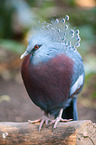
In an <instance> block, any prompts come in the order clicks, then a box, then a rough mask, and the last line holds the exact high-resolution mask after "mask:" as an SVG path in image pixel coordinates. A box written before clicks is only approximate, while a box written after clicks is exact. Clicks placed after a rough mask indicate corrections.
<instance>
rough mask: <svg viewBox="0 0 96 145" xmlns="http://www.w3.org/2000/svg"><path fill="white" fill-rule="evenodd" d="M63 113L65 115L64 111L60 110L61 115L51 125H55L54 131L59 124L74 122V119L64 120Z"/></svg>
mask: <svg viewBox="0 0 96 145" xmlns="http://www.w3.org/2000/svg"><path fill="white" fill-rule="evenodd" d="M62 113H63V109H61V110H60V113H59V115H58V116H57V118H56V119H55V120H52V121H51V122H50V123H49V125H52V124H54V126H53V129H55V128H56V127H57V124H58V123H59V122H68V121H72V119H63V118H62V117H61V116H62Z"/></svg>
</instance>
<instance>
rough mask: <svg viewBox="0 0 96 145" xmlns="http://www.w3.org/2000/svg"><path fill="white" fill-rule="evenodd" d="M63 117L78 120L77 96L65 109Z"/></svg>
mask: <svg viewBox="0 0 96 145" xmlns="http://www.w3.org/2000/svg"><path fill="white" fill-rule="evenodd" d="M62 118H63V119H73V120H78V115H77V98H76V97H73V98H72V101H71V102H70V105H69V106H68V107H66V108H65V109H64V110H63V114H62Z"/></svg>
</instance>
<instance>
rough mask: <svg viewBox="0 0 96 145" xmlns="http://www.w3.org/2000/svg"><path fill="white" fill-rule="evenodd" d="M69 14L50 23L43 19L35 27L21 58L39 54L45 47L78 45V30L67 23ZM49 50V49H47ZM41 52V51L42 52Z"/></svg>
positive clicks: (72, 47)
mask: <svg viewBox="0 0 96 145" xmlns="http://www.w3.org/2000/svg"><path fill="white" fill-rule="evenodd" d="M68 20H69V16H68V15H66V17H65V18H63V19H60V20H59V19H56V20H52V21H51V22H50V23H46V22H45V21H44V22H43V23H42V24H41V23H40V25H39V26H38V25H37V27H36V31H35V33H34V32H33V34H32V37H31V38H30V40H29V44H28V46H27V49H26V51H25V52H24V53H23V54H22V55H21V57H20V58H21V59H22V58H23V57H25V56H26V55H28V54H32V56H34V54H36V53H37V54H40V53H41V51H42V52H45V54H47V53H48V52H47V51H46V50H47V48H57V49H58V48H59V49H58V51H59V50H60V48H61V49H62V48H63V49H64V48H65V49H64V50H66V49H73V50H75V48H77V47H79V46H80V43H79V42H80V37H79V30H75V28H74V29H72V28H71V27H70V26H69V23H68V22H66V21H68ZM48 51H49V50H48ZM42 54H43V53H42Z"/></svg>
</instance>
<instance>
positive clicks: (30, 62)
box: [20, 15, 85, 131]
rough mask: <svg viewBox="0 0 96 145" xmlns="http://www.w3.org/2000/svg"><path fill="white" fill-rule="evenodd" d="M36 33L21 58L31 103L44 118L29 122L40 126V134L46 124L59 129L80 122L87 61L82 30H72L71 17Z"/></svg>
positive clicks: (41, 26)
mask: <svg viewBox="0 0 96 145" xmlns="http://www.w3.org/2000/svg"><path fill="white" fill-rule="evenodd" d="M32 31H33V33H32V36H31V37H30V39H29V40H28V46H27V48H26V50H25V52H24V53H23V54H22V55H21V57H20V58H21V59H22V58H24V60H23V63H22V67H21V75H22V79H23V82H24V85H25V88H26V91H27V93H28V95H29V97H30V99H31V100H32V101H33V102H34V104H35V105H37V106H38V107H39V108H40V109H41V110H43V111H44V115H43V116H42V117H41V118H40V119H37V120H33V121H31V120H29V122H31V123H37V122H40V125H39V131H40V130H41V128H42V127H43V125H44V123H45V124H46V125H53V129H55V128H56V127H57V124H58V123H59V122H60V121H62V122H65V121H71V120H73V121H74V120H78V113H77V96H78V94H79V93H80V92H81V90H82V88H83V86H84V79H85V72H84V65H83V60H82V57H81V55H80V53H79V52H78V51H77V48H78V47H79V46H80V41H81V38H80V36H79V30H78V29H76V27H75V28H72V27H71V26H70V23H69V16H68V15H66V16H65V17H64V18H58V19H52V20H51V21H48V22H46V21H44V22H43V23H41V22H38V24H37V25H36V26H35V28H34V29H33V30H32ZM49 115H51V116H53V117H54V119H53V120H52V119H50V117H49Z"/></svg>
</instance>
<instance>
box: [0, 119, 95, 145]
mask: <svg viewBox="0 0 96 145" xmlns="http://www.w3.org/2000/svg"><path fill="white" fill-rule="evenodd" d="M38 127H39V124H38V125H36V124H30V123H28V122H21V123H20V122H1V123H0V145H5V144H6V145H32V144H34V145H35V144H40V145H41V144H43V145H49V144H50V145H58V144H59V145H61V144H63V145H95V144H96V124H95V123H92V122H91V121H90V120H88V121H86V120H84V121H71V122H66V123H59V124H58V126H57V128H56V129H55V130H54V131H52V126H50V127H48V128H47V127H45V126H44V127H43V129H42V130H41V132H39V131H38Z"/></svg>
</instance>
